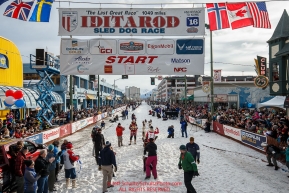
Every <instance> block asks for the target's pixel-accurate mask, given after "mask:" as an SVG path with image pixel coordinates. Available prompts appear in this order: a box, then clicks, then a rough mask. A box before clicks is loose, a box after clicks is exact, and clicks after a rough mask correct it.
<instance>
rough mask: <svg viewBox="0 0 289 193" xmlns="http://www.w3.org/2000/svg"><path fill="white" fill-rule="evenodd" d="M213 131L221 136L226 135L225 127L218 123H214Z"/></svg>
mask: <svg viewBox="0 0 289 193" xmlns="http://www.w3.org/2000/svg"><path fill="white" fill-rule="evenodd" d="M213 130H214V131H215V132H217V133H219V134H220V135H225V132H224V128H223V125H222V124H220V123H219V122H217V121H213Z"/></svg>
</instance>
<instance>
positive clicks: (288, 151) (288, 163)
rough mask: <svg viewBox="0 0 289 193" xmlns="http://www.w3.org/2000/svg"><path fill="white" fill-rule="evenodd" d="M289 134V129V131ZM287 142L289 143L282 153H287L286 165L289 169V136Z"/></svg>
mask: <svg viewBox="0 0 289 193" xmlns="http://www.w3.org/2000/svg"><path fill="white" fill-rule="evenodd" d="M288 135H289V131H288ZM286 143H287V147H286V148H285V147H284V149H285V151H282V152H281V153H282V154H285V156H286V166H287V168H288V170H289V138H288V139H287V142H286ZM287 177H288V178H289V176H287Z"/></svg>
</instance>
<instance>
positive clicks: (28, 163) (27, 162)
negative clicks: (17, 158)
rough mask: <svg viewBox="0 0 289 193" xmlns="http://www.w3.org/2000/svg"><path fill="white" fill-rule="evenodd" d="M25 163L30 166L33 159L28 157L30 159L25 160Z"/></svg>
mask: <svg viewBox="0 0 289 193" xmlns="http://www.w3.org/2000/svg"><path fill="white" fill-rule="evenodd" d="M24 163H25V165H26V166H27V167H29V166H31V165H32V163H33V161H32V160H29V159H28V160H25V161H24Z"/></svg>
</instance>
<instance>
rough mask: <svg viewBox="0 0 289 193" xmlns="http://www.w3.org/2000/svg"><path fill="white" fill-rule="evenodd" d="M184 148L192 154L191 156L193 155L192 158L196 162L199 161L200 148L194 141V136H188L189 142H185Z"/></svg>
mask: <svg viewBox="0 0 289 193" xmlns="http://www.w3.org/2000/svg"><path fill="white" fill-rule="evenodd" d="M186 149H187V151H188V152H190V153H191V154H192V156H193V157H194V160H196V161H197V163H198V164H199V163H200V148H199V146H198V144H196V143H195V138H194V137H190V142H189V143H187V145H186Z"/></svg>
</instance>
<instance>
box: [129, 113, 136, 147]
mask: <svg viewBox="0 0 289 193" xmlns="http://www.w3.org/2000/svg"><path fill="white" fill-rule="evenodd" d="M137 129H138V127H137V124H136V122H135V120H134V119H133V120H132V122H131V124H130V125H129V130H130V142H129V145H131V141H132V138H133V137H134V144H136V134H137Z"/></svg>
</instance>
